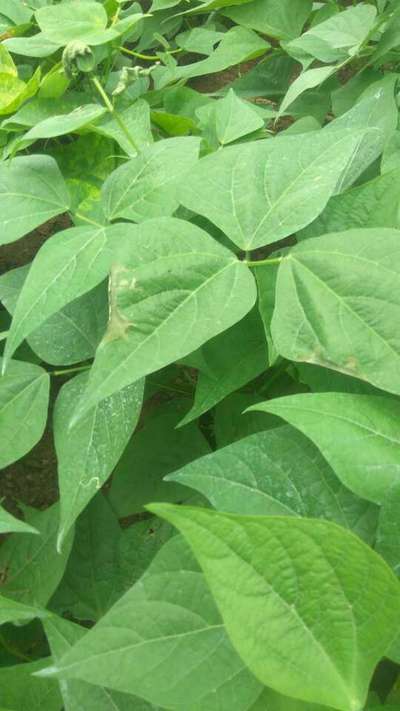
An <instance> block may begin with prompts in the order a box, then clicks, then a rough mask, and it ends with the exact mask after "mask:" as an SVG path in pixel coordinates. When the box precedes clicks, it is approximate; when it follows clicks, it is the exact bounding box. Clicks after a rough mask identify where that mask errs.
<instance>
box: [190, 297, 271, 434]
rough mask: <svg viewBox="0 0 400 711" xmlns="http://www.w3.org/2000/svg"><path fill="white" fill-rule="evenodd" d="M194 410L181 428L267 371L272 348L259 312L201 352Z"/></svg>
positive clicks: (251, 313)
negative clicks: (270, 348) (269, 346)
mask: <svg viewBox="0 0 400 711" xmlns="http://www.w3.org/2000/svg"><path fill="white" fill-rule="evenodd" d="M200 354H201V361H202V362H201V365H200V371H199V374H198V378H197V386H196V394H195V400H194V403H193V407H192V408H191V409H190V410H189V412H188V413H187V414H186V415H185V417H184V418H183V420H182V421H181V423H180V425H181V426H182V425H186V424H187V423H188V422H191V421H192V420H195V419H197V418H198V417H200V416H201V415H202V414H203V413H205V412H207V411H208V410H210V409H211V408H212V407H214V405H216V404H217V403H218V402H221V400H223V399H224V398H225V397H227V396H228V395H230V394H231V393H232V392H234V391H235V390H238V389H239V388H241V387H243V386H244V385H246V384H247V383H248V382H250V381H251V380H253V379H254V378H256V377H257V376H258V375H260V374H261V373H262V372H263V371H264V370H266V368H267V364H268V349H267V344H266V340H265V334H264V329H263V325H262V322H261V319H260V316H259V314H258V311H257V310H255V309H253V311H251V312H250V313H249V314H248V316H246V317H245V318H244V319H243V320H242V321H239V322H238V323H237V324H235V325H234V326H232V327H231V328H230V329H228V330H227V331H225V332H224V333H221V335H220V336H217V337H216V338H213V339H212V340H211V341H208V343H206V344H205V345H204V346H203V347H202V349H201V351H200Z"/></svg>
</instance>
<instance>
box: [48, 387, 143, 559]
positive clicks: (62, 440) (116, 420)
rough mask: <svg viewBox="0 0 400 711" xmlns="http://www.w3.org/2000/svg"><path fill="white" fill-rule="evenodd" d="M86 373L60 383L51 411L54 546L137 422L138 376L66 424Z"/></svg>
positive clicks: (97, 486) (100, 483)
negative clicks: (56, 515) (56, 497)
mask: <svg viewBox="0 0 400 711" xmlns="http://www.w3.org/2000/svg"><path fill="white" fill-rule="evenodd" d="M87 378H88V374H87V373H81V374H80V375H78V376H77V377H75V378H73V379H72V380H70V381H69V382H68V383H66V384H65V385H64V386H63V388H62V389H61V391H60V393H59V395H58V398H57V402H56V406H55V410H54V423H53V428H54V439H55V447H56V452H57V461H58V483H59V488H60V509H61V510H60V527H59V534H58V539H57V548H58V550H61V547H62V543H63V541H64V539H65V536H66V535H67V533H68V532H69V530H70V529H71V526H73V524H74V522H75V520H76V518H77V517H78V516H79V514H80V513H81V512H82V511H83V509H84V508H85V507H86V506H87V504H88V503H89V501H90V500H91V498H92V497H93V496H94V495H95V493H96V492H97V491H98V490H99V489H100V488H101V487H102V486H103V484H104V483H105V482H106V481H107V479H108V477H109V476H110V474H111V472H112V471H113V469H114V467H115V465H116V464H117V462H118V460H119V459H120V457H121V455H122V453H123V451H124V449H125V447H126V445H127V443H128V441H129V439H130V437H131V435H132V433H133V431H134V429H135V427H136V425H137V422H138V419H139V415H140V411H141V407H142V401H143V389H144V381H142V380H139V381H137V383H134V384H133V385H130V386H128V387H127V388H125V389H124V390H121V391H119V392H117V393H114V395H112V396H111V397H109V398H106V399H105V400H103V401H102V402H101V403H99V404H97V405H96V406H95V407H94V408H93V409H92V410H91V411H90V412H88V413H87V415H86V416H85V417H84V418H82V419H81V420H80V421H79V422H78V423H77V424H75V425H74V426H73V427H69V423H70V420H71V417H72V414H73V412H74V410H75V408H76V403H77V402H79V400H80V398H81V397H82V395H83V393H84V391H85V388H86V384H87Z"/></svg>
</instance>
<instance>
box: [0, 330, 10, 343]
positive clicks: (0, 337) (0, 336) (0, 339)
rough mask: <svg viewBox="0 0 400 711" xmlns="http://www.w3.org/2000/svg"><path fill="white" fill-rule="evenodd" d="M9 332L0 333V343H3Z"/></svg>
mask: <svg viewBox="0 0 400 711" xmlns="http://www.w3.org/2000/svg"><path fill="white" fill-rule="evenodd" d="M9 333H10V331H1V333H0V341H4V340H5V339H6V338H7V337H8V334H9Z"/></svg>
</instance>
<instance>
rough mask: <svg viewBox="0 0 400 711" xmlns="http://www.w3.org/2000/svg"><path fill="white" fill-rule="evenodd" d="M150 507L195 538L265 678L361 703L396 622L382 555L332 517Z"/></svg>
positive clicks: (238, 642) (319, 697)
mask: <svg viewBox="0 0 400 711" xmlns="http://www.w3.org/2000/svg"><path fill="white" fill-rule="evenodd" d="M149 508H150V510H151V511H152V512H153V513H157V514H158V515H160V516H162V517H163V518H166V519H167V520H168V521H170V522H171V523H173V524H174V525H175V526H176V527H177V528H178V529H179V530H180V531H181V532H182V533H183V534H184V536H185V538H186V539H187V541H188V542H189V543H190V545H191V547H192V549H193V552H194V554H195V556H196V558H197V560H198V561H199V563H200V565H201V567H202V569H203V571H204V574H205V578H206V580H207V582H208V584H209V586H210V589H211V591H212V594H213V596H214V599H215V601H216V603H217V605H218V607H219V610H220V612H221V615H222V618H223V620H224V624H225V627H226V630H227V632H228V634H229V637H230V639H231V640H232V643H233V645H234V647H235V648H236V649H237V651H238V652H239V654H240V656H241V657H242V659H243V660H244V661H245V662H246V664H247V666H248V667H249V669H250V670H251V671H252V672H253V673H254V674H255V676H256V677H257V678H259V679H260V681H262V682H263V683H265V684H266V685H267V686H270V687H272V688H273V689H275V690H276V691H278V692H280V693H282V694H286V695H287V696H293V697H294V698H298V699H301V700H303V701H308V702H310V703H320V704H324V705H326V706H331V707H333V708H335V709H338V710H339V711H360V709H361V708H363V705H364V703H365V700H366V698H367V694H368V687H369V682H370V680H371V677H372V674H373V672H374V670H375V667H376V665H377V663H378V661H379V660H380V659H381V657H382V656H383V655H384V654H385V652H386V651H387V649H388V647H389V645H390V644H391V642H392V641H393V639H394V638H395V637H396V634H397V633H398V631H399V627H400V585H399V583H398V581H397V579H396V577H395V576H394V575H393V573H392V571H391V570H390V568H389V567H388V566H387V564H386V563H385V562H384V561H383V560H382V558H381V557H380V556H378V555H377V554H376V553H375V552H374V551H372V550H371V549H370V548H369V547H368V546H366V545H365V544H364V543H363V542H362V541H360V539H359V538H357V537H356V536H354V535H353V534H351V533H349V532H348V531H345V530H344V529H342V528H341V527H339V526H337V525H336V524H333V523H331V522H327V521H317V520H310V519H300V518H295V517H283V516H282V517H275V516H267V517H261V516H256V517H254V516H235V515H230V514H223V513H217V512H213V511H209V510H206V509H196V508H186V507H181V506H172V505H169V504H153V505H152V506H151V507H149Z"/></svg>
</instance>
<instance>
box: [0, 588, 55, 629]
mask: <svg viewBox="0 0 400 711" xmlns="http://www.w3.org/2000/svg"><path fill="white" fill-rule="evenodd" d="M50 614H51V613H50V612H47V611H46V610H44V609H41V608H39V607H33V606H31V605H25V604H24V603H21V602H16V600H12V599H11V598H8V597H4V596H3V595H0V625H4V624H5V623H7V622H16V623H20V622H30V621H31V620H34V619H35V617H40V618H43V617H46V616H47V615H50Z"/></svg>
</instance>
